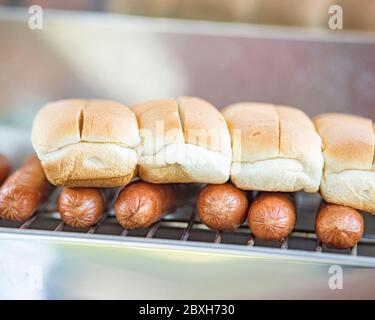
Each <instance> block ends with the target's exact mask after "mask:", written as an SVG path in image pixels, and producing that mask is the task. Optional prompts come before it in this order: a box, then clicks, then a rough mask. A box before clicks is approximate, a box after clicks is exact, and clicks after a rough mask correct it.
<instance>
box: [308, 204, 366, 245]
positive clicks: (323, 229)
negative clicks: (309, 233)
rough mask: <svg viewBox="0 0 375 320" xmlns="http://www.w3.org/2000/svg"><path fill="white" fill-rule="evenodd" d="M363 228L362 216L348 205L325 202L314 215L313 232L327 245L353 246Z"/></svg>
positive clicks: (359, 237) (360, 235)
mask: <svg viewBox="0 0 375 320" xmlns="http://www.w3.org/2000/svg"><path fill="white" fill-rule="evenodd" d="M363 229H364V221H363V216H362V215H361V214H360V213H359V212H358V211H357V210H355V209H352V208H349V207H344V206H339V205H334V204H327V203H325V204H323V205H322V206H321V207H320V209H319V211H318V214H317V215H316V219H315V233H316V235H317V236H318V238H319V240H320V241H321V242H322V243H324V244H325V245H327V246H328V247H332V248H336V249H348V248H351V247H354V246H355V245H356V244H357V242H358V241H359V240H360V239H361V237H362V234H363Z"/></svg>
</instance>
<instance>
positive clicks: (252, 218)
mask: <svg viewBox="0 0 375 320" xmlns="http://www.w3.org/2000/svg"><path fill="white" fill-rule="evenodd" d="M247 219H248V224H249V228H250V229H251V231H252V233H253V234H254V236H255V237H256V238H258V239H260V240H266V241H273V240H276V241H280V240H282V239H283V238H285V237H286V236H288V235H289V234H290V232H291V231H292V230H293V228H294V225H295V223H296V208H295V205H294V201H293V198H292V197H291V196H290V195H289V194H286V193H278V192H262V193H260V194H259V195H258V196H257V197H256V198H255V200H254V202H253V203H252V204H251V206H250V209H249V213H248V217H247Z"/></svg>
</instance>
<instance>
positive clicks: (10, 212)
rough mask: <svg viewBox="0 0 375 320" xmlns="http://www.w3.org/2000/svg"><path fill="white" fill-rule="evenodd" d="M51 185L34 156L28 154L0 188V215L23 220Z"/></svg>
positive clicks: (41, 199) (44, 196)
mask: <svg viewBox="0 0 375 320" xmlns="http://www.w3.org/2000/svg"><path fill="white" fill-rule="evenodd" d="M50 191H51V185H50V184H49V182H48V181H47V179H46V177H45V175H44V172H43V168H42V166H41V164H40V161H39V159H38V158H37V157H36V156H30V157H28V158H27V159H26V161H25V162H24V163H23V165H22V166H21V168H19V169H18V170H17V171H15V172H14V173H12V174H11V175H10V176H9V178H8V179H7V180H6V181H5V183H4V184H3V186H2V187H1V188H0V217H1V218H3V219H6V220H13V221H25V220H27V219H28V218H30V217H31V216H32V215H33V214H34V212H35V211H36V210H37V209H38V207H39V206H40V204H41V203H42V202H43V201H45V200H46V199H47V197H48V195H49V194H50Z"/></svg>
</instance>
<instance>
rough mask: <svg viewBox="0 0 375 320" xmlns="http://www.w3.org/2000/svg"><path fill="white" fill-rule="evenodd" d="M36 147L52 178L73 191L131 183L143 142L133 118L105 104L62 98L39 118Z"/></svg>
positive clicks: (118, 106) (34, 131)
mask: <svg viewBox="0 0 375 320" xmlns="http://www.w3.org/2000/svg"><path fill="white" fill-rule="evenodd" d="M31 139H32V144H33V147H34V149H35V151H36V153H37V155H38V157H39V159H40V160H41V162H42V165H43V168H44V171H45V173H46V176H47V178H48V180H49V181H50V182H51V183H53V184H54V185H58V186H70V187H117V186H122V185H124V184H127V183H128V182H130V180H131V179H132V177H133V176H134V174H135V170H136V165H137V154H136V150H135V149H136V146H137V145H138V144H139V142H140V138H139V132H138V124H137V120H136V118H135V115H134V114H133V113H132V112H131V111H130V109H129V108H127V107H126V106H124V105H122V104H119V103H117V102H113V101H107V100H83V99H76V100H73V99H72V100H61V101H56V102H52V103H49V104H47V105H46V106H45V107H43V108H42V109H40V111H39V112H38V114H37V115H36V117H35V119H34V123H33V128H32V137H31Z"/></svg>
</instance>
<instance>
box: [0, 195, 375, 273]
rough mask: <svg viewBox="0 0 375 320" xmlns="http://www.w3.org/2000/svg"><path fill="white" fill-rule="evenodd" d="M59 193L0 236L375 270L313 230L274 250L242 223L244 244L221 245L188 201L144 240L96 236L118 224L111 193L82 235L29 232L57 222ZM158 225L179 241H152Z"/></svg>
mask: <svg viewBox="0 0 375 320" xmlns="http://www.w3.org/2000/svg"><path fill="white" fill-rule="evenodd" d="M59 192H60V190H59V189H56V190H55V191H54V192H53V193H52V195H51V196H50V198H49V199H48V201H47V202H46V203H45V204H43V205H42V206H41V208H40V209H38V210H37V212H36V213H35V214H34V215H33V216H32V217H31V218H30V219H28V220H27V221H25V222H24V223H22V224H21V225H20V226H19V227H18V228H12V227H0V234H2V236H6V235H12V236H28V237H29V238H30V239H35V238H38V239H54V240H63V241H74V242H77V241H78V242H86V241H92V242H99V243H111V244H117V245H131V246H137V245H140V246H146V247H154V246H156V247H160V246H161V247H163V246H166V247H168V248H179V249H181V248H182V249H184V250H203V251H207V250H208V251H211V250H214V251H222V252H231V253H237V254H250V255H252V254H259V253H262V254H264V255H266V256H268V257H269V258H271V259H272V258H274V259H278V258H280V257H290V258H293V259H295V258H297V259H302V260H304V261H307V260H313V261H319V262H328V261H330V262H331V263H341V264H344V265H353V266H366V267H375V257H367V256H358V255H357V252H358V245H356V246H355V247H353V248H352V249H351V250H350V254H342V253H328V252H325V246H324V245H322V244H321V243H320V241H319V239H317V236H316V234H315V233H314V232H313V231H309V230H300V229H295V230H294V231H293V232H292V233H291V234H290V235H289V236H288V237H287V238H285V239H283V240H282V241H280V246H279V247H278V248H275V247H264V246H256V244H255V238H254V236H253V235H252V234H251V231H250V229H249V228H248V227H247V225H245V224H244V225H242V226H240V228H238V229H237V230H236V231H234V232H230V233H236V234H241V235H242V234H248V240H247V241H246V244H227V243H223V241H222V238H223V235H224V234H225V232H222V231H214V230H210V229H208V228H207V227H206V226H205V225H204V224H202V223H201V222H200V221H199V220H197V214H196V210H195V207H194V202H189V203H188V204H185V206H186V207H188V208H189V210H190V214H189V215H188V216H187V217H186V218H184V219H175V218H170V216H171V215H172V216H173V212H171V213H170V214H168V215H166V216H165V217H164V218H163V219H162V220H160V221H158V222H156V223H154V224H153V225H151V226H150V227H149V228H148V231H147V233H146V235H145V236H144V237H139V236H130V235H129V232H130V231H129V230H127V229H122V231H121V232H120V233H119V234H111V235H108V234H100V233H97V231H98V229H99V228H100V226H102V225H103V223H104V222H108V223H116V224H118V222H117V221H116V219H115V218H114V217H113V212H112V211H113V209H112V208H113V203H114V200H115V198H116V196H117V192H116V193H114V194H113V195H112V199H110V200H109V201H108V203H107V206H106V210H105V213H104V215H103V217H102V219H101V220H100V221H99V222H98V223H97V224H95V225H94V226H92V227H91V228H89V229H87V230H86V232H85V233H83V232H72V231H64V228H65V227H66V225H65V224H64V222H63V221H61V220H60V222H59V223H58V224H57V226H56V227H55V228H54V229H53V230H39V229H33V228H32V224H33V223H34V222H35V221H36V219H38V218H52V219H60V216H59V213H58V212H57V211H56V205H55V203H56V199H57V197H58V194H59ZM297 202H298V199H297ZM161 226H162V227H168V228H173V229H176V230H180V231H181V236H180V237H179V239H175V240H171V239H162V238H155V237H154V236H155V234H156V232H157V231H158V230H159V228H160V227H161ZM193 229H194V230H202V231H205V232H208V233H210V234H211V235H213V241H212V242H199V241H190V240H189V237H190V235H191V231H192V230H193ZM292 238H295V239H305V240H313V241H315V252H313V251H308V250H301V249H298V250H297V249H289V240H290V239H292ZM358 244H359V245H361V244H366V245H375V235H373V234H366V233H365V234H364V235H363V237H362V238H361V240H360V241H359V243H358Z"/></svg>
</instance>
